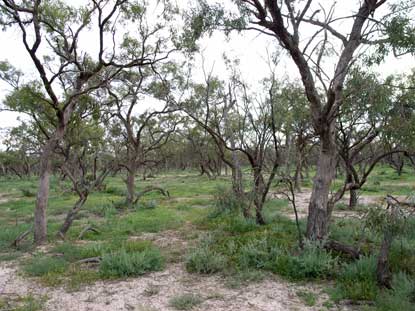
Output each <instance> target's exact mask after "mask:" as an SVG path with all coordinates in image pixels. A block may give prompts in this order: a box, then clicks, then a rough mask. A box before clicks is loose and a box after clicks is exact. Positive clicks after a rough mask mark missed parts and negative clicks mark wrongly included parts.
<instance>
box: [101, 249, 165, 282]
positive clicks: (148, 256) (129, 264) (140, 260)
mask: <svg viewBox="0 0 415 311" xmlns="http://www.w3.org/2000/svg"><path fill="white" fill-rule="evenodd" d="M163 266H164V259H163V257H162V256H161V254H160V251H159V250H157V249H153V248H150V249H146V250H143V251H141V252H134V253H127V252H126V251H125V250H121V251H119V252H115V253H110V254H105V255H104V256H103V257H102V261H101V263H100V266H99V274H100V276H101V277H102V278H122V277H130V276H139V275H143V274H145V273H148V272H151V271H160V270H162V269H163Z"/></svg>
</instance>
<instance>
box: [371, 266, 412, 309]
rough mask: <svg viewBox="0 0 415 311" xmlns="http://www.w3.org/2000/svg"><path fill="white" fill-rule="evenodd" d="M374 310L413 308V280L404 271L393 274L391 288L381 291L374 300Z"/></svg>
mask: <svg viewBox="0 0 415 311" xmlns="http://www.w3.org/2000/svg"><path fill="white" fill-rule="evenodd" d="M375 306H376V310H378V311H389V310H401V311H404V310H408V311H410V310H415V281H414V280H413V279H411V278H410V277H408V276H407V275H406V274H404V273H398V274H395V275H394V276H393V279H392V288H391V289H388V290H386V291H385V292H383V293H381V294H380V295H379V296H378V298H377V300H376V304H375Z"/></svg>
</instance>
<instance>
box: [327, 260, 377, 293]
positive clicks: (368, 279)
mask: <svg viewBox="0 0 415 311" xmlns="http://www.w3.org/2000/svg"><path fill="white" fill-rule="evenodd" d="M377 293H378V286H377V283H376V257H374V256H371V257H362V258H360V259H359V260H357V261H354V262H352V263H349V264H347V265H345V266H344V267H343V269H342V270H341V271H340V274H339V276H338V279H337V286H336V289H335V291H334V292H333V295H332V298H333V299H334V300H340V299H351V300H353V301H359V300H374V299H375V298H376V295H377Z"/></svg>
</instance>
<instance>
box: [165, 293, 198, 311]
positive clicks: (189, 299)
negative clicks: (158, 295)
mask: <svg viewBox="0 0 415 311" xmlns="http://www.w3.org/2000/svg"><path fill="white" fill-rule="evenodd" d="M202 302H203V299H202V298H201V297H200V296H199V295H196V294H183V295H180V296H177V297H173V298H172V299H170V306H171V307H172V308H174V309H176V310H191V309H193V307H195V306H197V305H199V304H201V303H202Z"/></svg>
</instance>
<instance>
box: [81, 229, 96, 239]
mask: <svg viewBox="0 0 415 311" xmlns="http://www.w3.org/2000/svg"><path fill="white" fill-rule="evenodd" d="M88 231H92V232H95V233H99V230H98V229H96V228H94V227H92V226H87V227H85V228H84V230H82V231H81V233H79V235H78V240H81V239H82V238H83V236H84V235H85V233H87V232H88Z"/></svg>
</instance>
